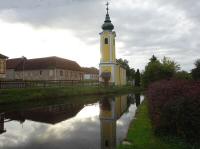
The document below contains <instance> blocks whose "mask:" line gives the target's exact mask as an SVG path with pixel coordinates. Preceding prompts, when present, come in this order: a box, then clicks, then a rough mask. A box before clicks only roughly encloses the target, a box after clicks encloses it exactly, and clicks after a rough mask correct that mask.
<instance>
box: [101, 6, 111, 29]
mask: <svg viewBox="0 0 200 149" xmlns="http://www.w3.org/2000/svg"><path fill="white" fill-rule="evenodd" d="M106 5H107V8H106V10H107V13H106V18H105V21H104V24H103V25H102V27H101V28H102V29H103V30H109V31H112V30H113V29H114V25H113V24H112V23H111V20H110V16H109V13H108V10H109V9H108V5H109V4H108V3H107V4H106Z"/></svg>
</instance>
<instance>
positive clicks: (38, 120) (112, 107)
mask: <svg viewBox="0 0 200 149" xmlns="http://www.w3.org/2000/svg"><path fill="white" fill-rule="evenodd" d="M91 98H92V97H91ZM81 100H83V99H81ZM142 100H143V96H140V95H139V94H136V95H134V94H129V95H121V96H116V97H111V96H110V97H106V96H105V97H99V100H98V101H96V102H92V103H85V104H77V102H76V103H73V102H72V103H67V104H66V103H65V104H64V103H63V104H61V103H59V104H54V105H48V106H40V107H34V108H29V109H24V110H22V109H21V110H10V111H7V112H3V111H1V112H0V148H1V149H14V148H17V149H115V148H116V146H117V144H119V143H120V142H122V141H123V139H124V138H125V137H126V134H127V131H128V127H129V124H130V122H131V120H132V119H133V117H134V115H135V111H136V109H137V106H138V105H139V104H140V102H141V101H142Z"/></svg>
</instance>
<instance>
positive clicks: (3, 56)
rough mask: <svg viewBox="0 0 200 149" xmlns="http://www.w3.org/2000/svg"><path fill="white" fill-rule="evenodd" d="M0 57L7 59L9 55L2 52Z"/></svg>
mask: <svg viewBox="0 0 200 149" xmlns="http://www.w3.org/2000/svg"><path fill="white" fill-rule="evenodd" d="M0 58H3V59H7V58H8V57H7V56H5V55H3V54H0Z"/></svg>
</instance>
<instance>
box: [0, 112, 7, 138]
mask: <svg viewBox="0 0 200 149" xmlns="http://www.w3.org/2000/svg"><path fill="white" fill-rule="evenodd" d="M4 132H6V130H5V129H4V113H0V134H2V133H4Z"/></svg>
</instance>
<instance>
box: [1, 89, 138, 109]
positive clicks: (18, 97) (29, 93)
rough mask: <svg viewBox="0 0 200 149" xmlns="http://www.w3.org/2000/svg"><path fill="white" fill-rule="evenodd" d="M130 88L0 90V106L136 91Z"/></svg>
mask: <svg viewBox="0 0 200 149" xmlns="http://www.w3.org/2000/svg"><path fill="white" fill-rule="evenodd" d="M137 90H138V89H134V88H133V87H131V86H123V87H90V86H84V87H81V86H75V87H52V88H26V89H2V90H0V105H3V104H4V105H5V104H11V103H12V104H13V103H20V102H23V103H24V102H41V100H43V101H47V102H48V100H47V99H51V100H56V99H59V98H65V99H69V98H70V97H77V96H79V97H81V96H87V95H104V94H121V93H129V92H133V91H137Z"/></svg>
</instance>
